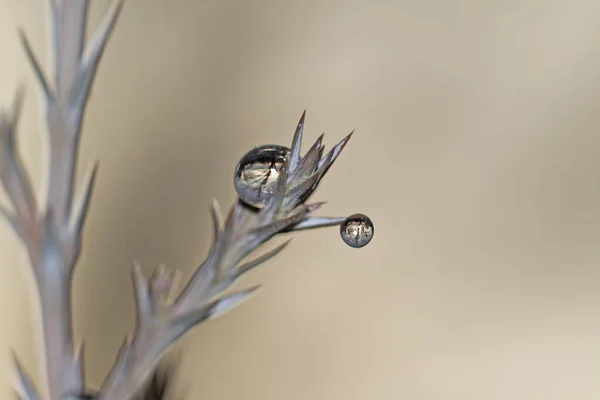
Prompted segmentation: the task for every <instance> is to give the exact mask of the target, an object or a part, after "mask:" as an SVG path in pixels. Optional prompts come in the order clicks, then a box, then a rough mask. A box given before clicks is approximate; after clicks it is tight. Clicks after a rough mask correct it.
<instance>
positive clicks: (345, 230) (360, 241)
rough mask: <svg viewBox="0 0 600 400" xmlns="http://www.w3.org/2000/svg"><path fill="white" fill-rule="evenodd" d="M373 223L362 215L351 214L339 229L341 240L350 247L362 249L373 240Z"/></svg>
mask: <svg viewBox="0 0 600 400" xmlns="http://www.w3.org/2000/svg"><path fill="white" fill-rule="evenodd" d="M374 232H375V228H374V227H373V222H372V221H371V220H370V219H369V217H367V216H366V215H364V214H353V215H351V216H349V217H348V218H346V220H345V221H344V223H343V224H342V226H341V227H340V235H341V236H342V240H343V241H344V243H346V244H347V245H348V246H350V247H354V248H357V249H358V248H360V247H364V246H366V245H367V244H369V242H370V241H371V239H372V238H373V233H374Z"/></svg>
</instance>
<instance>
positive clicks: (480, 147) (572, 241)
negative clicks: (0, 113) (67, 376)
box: [0, 0, 600, 400]
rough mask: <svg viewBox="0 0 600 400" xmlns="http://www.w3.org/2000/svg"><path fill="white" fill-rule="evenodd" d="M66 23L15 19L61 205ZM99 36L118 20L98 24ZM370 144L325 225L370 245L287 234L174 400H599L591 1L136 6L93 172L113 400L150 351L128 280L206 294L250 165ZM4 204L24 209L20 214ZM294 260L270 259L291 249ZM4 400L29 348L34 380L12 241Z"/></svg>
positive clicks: (32, 304) (95, 326)
mask: <svg viewBox="0 0 600 400" xmlns="http://www.w3.org/2000/svg"><path fill="white" fill-rule="evenodd" d="M46 3H47V2H46V1H43V0H0V54H1V56H0V101H1V103H0V104H2V105H3V106H9V105H10V104H11V101H12V98H13V95H14V93H15V89H16V87H17V85H18V83H26V88H27V98H26V102H25V110H24V114H23V119H22V123H21V129H20V135H21V136H20V147H21V149H22V152H23V154H24V157H25V160H26V163H27V166H28V167H29V169H30V171H31V172H30V173H31V175H32V179H33V181H34V183H35V185H36V188H38V189H40V190H42V188H45V187H46V186H45V185H46V184H47V182H46V179H45V176H44V175H43V174H42V171H43V169H44V168H45V166H46V162H47V160H48V158H47V154H46V151H47V147H46V146H47V142H46V136H45V131H44V125H43V121H42V116H43V114H42V110H43V109H42V107H41V106H42V104H41V102H40V101H39V98H40V92H39V88H38V86H37V84H36V82H35V81H34V78H33V74H32V71H31V68H29V66H28V65H27V63H26V60H25V57H24V52H23V51H22V49H21V47H20V45H19V41H18V37H17V31H16V28H17V27H18V26H20V27H23V28H24V29H25V30H26V32H27V33H28V35H29V37H30V39H31V42H32V44H33V46H34V48H35V50H36V51H37V53H38V54H39V57H40V59H41V60H42V62H43V63H44V65H45V66H46V67H47V69H48V70H49V71H50V65H51V64H50V61H51V59H50V52H49V41H48V39H47V36H46V35H47V32H48V29H49V28H48V24H47V21H48V19H47V11H48V10H47V4H46ZM92 4H93V5H92V16H91V21H90V28H95V27H96V25H97V23H98V21H99V20H100V17H101V15H102V13H103V11H104V10H105V9H106V7H107V5H108V2H107V1H104V0H94V1H93V2H92ZM305 108H306V109H307V122H306V129H305V143H306V144H305V147H304V149H307V148H308V146H309V143H312V142H313V141H314V140H315V139H316V138H317V137H318V135H319V134H321V133H322V132H326V135H325V142H326V145H327V146H328V147H331V146H332V145H333V144H335V143H337V142H338V141H339V140H340V139H342V137H343V136H345V135H346V134H347V133H349V132H350V131H351V130H353V129H356V133H355V135H354V136H353V138H352V140H351V142H350V143H349V145H348V146H347V147H346V149H345V150H344V152H343V153H342V156H341V157H340V158H339V159H338V161H337V162H336V164H335V165H334V166H333V167H332V168H331V170H330V171H329V173H328V174H327V176H326V178H325V181H324V182H323V184H322V185H320V187H319V190H318V192H317V194H316V195H315V196H314V199H315V200H327V201H328V205H327V206H326V207H325V208H324V209H323V211H322V212H321V215H332V216H346V215H350V214H352V213H355V212H362V213H364V214H367V215H369V216H370V217H371V219H372V220H373V221H374V223H375V236H374V239H373V241H372V242H371V243H370V244H369V245H368V246H367V247H365V248H363V249H359V250H356V249H352V248H350V247H348V246H346V245H345V244H344V243H343V242H342V240H341V239H340V236H339V232H338V230H337V229H335V228H331V229H323V230H319V231H312V232H301V233H297V234H294V235H293V236H294V237H295V239H294V241H293V242H292V244H291V246H290V247H289V248H288V249H287V250H286V251H285V253H284V254H282V255H280V256H278V257H276V258H275V259H273V260H271V261H270V262H268V263H267V264H265V265H264V266H263V267H262V268H260V269H258V270H256V271H255V272H254V273H253V274H251V276H248V277H247V278H245V279H244V280H243V281H242V282H240V283H239V285H238V287H239V288H242V287H244V286H250V285H253V284H256V283H263V284H264V287H263V289H262V290H261V291H260V293H259V294H258V295H257V296H255V297H254V298H253V299H252V300H251V301H249V302H247V303H244V304H243V305H242V306H240V307H239V308H237V309H235V310H234V311H232V312H231V313H229V314H226V315H225V316H223V317H222V318H220V319H219V320H216V321H212V322H210V323H207V324H203V325H201V326H200V327H198V328H197V329H195V330H194V331H192V333H190V334H189V335H188V336H186V337H185V338H184V339H183V340H182V341H181V342H179V344H178V346H177V347H176V349H175V350H179V351H182V355H183V358H182V361H181V362H182V364H181V373H180V375H179V376H178V378H177V381H176V384H175V392H174V394H175V395H174V396H173V398H174V399H215V400H217V399H219V400H233V399H241V398H243V399H247V400H253V399H257V400H258V399H260V400H276V399H277V400H279V399H286V400H304V399H311V400H359V399H360V400H363V399H373V400H397V399H423V400H438V399H439V400H482V399H485V400H496V399H497V400H506V399H515V400H521V399H523V400H533V399H543V400H555V399H556V400H558V399H561V400H586V399H590V400H591V399H597V398H598V397H599V396H600V317H599V315H600V266H599V265H600V185H599V176H600V157H599V155H600V3H599V2H597V1H591V0H574V1H569V2H565V1H557V0H504V1H475V0H455V1H444V0H394V1H391V0H390V1H383V0H368V1H367V0H363V1H348V0H346V1H339V0H318V1H317V0H315V1H303V2H299V1H273V0H256V1H252V2H250V1H218V0H201V1H191V0H170V1H164V0H162V1H159V0H128V1H127V4H126V6H125V9H124V11H123V14H122V16H121V18H120V20H119V23H118V25H117V28H116V30H115V32H114V35H113V39H112V41H111V43H109V45H108V49H107V51H106V53H105V57H104V60H103V62H102V64H101V67H100V70H99V74H98V78H97V81H96V85H95V90H94V91H93V93H92V98H91V101H90V104H89V107H88V113H87V119H86V121H85V125H84V134H83V140H82V143H81V145H82V152H81V160H80V161H81V162H80V171H81V172H85V171H87V170H88V168H89V167H90V166H91V163H92V162H93V161H94V160H100V172H99V176H98V182H97V186H96V191H95V197H94V199H93V201H92V207H91V212H90V215H89V219H88V223H87V227H86V230H85V237H84V240H85V243H84V252H83V255H82V258H81V262H80V264H79V268H78V270H77V274H76V277H75V284H74V301H75V304H74V318H75V333H76V337H77V338H78V339H81V338H85V340H86V350H87V353H86V366H87V374H88V383H89V385H90V386H91V387H99V385H100V384H101V382H102V379H103V377H104V375H105V374H106V372H107V370H108V369H109V367H110V365H111V363H112V362H113V358H114V355H115V352H116V350H117V348H118V346H119V345H120V343H121V341H122V339H123V337H124V336H125V335H126V334H127V333H128V332H129V331H130V330H131V329H132V327H133V318H134V313H133V297H132V290H131V285H130V281H129V267H130V265H131V262H132V261H133V260H140V261H141V262H142V265H143V267H144V270H145V271H146V272H147V273H149V272H150V271H151V270H152V269H153V268H154V267H155V266H156V265H158V264H160V263H165V264H166V265H168V266H169V267H171V268H176V269H179V270H181V271H182V275H183V277H184V278H188V277H189V276H190V275H191V273H192V271H193V269H194V268H195V267H196V266H197V265H199V263H200V262H201V261H202V260H203V259H204V256H205V255H206V253H207V250H208V246H209V243H210V240H211V238H210V234H211V225H210V217H209V212H208V205H209V203H210V199H211V197H213V196H214V197H216V198H217V199H218V200H219V201H220V202H221V204H222V207H223V208H224V209H226V208H228V206H229V205H230V204H231V202H232V201H233V200H234V198H235V191H234V188H233V171H234V167H235V164H236V162H237V161H238V160H239V158H240V157H241V156H242V155H243V154H244V153H246V151H248V150H249V149H250V148H251V147H252V146H254V145H260V144H267V143H277V144H284V145H289V144H290V142H291V139H292V135H293V132H294V129H295V126H296V124H297V122H298V119H299V117H300V115H301V113H302V111H303V110H304V109H305ZM1 200H3V201H5V200H6V196H5V195H4V194H2V197H1ZM281 241H283V238H279V239H276V240H274V241H273V242H272V243H271V245H275V244H279V243H281ZM0 265H1V267H0V299H1V302H0V321H1V322H0V327H1V328H0V366H1V367H2V370H1V371H0V372H1V373H0V398H3V399H4V398H9V394H10V393H11V392H10V384H11V375H10V370H9V367H8V366H9V360H10V352H9V350H10V348H14V349H15V350H16V352H17V353H18V354H19V355H20V356H21V358H22V359H23V362H24V364H25V366H26V367H28V368H29V369H30V370H31V371H32V372H33V373H34V375H35V376H36V377H39V374H40V373H41V371H40V369H39V368H38V364H37V360H38V359H37V353H36V351H37V349H38V347H36V346H37V345H38V343H39V337H38V336H39V330H38V329H39V326H38V319H37V309H36V307H37V304H36V301H37V300H36V298H35V294H34V292H33V283H32V282H33V280H32V276H31V274H30V271H29V269H28V264H27V258H26V256H25V252H24V250H23V248H22V247H21V246H20V244H19V242H18V241H17V239H16V238H15V237H14V235H13V234H12V232H11V231H10V229H9V228H8V227H7V225H6V224H5V223H3V224H1V225H0Z"/></svg>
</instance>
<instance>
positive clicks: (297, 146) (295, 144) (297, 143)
mask: <svg viewBox="0 0 600 400" xmlns="http://www.w3.org/2000/svg"><path fill="white" fill-rule="evenodd" d="M305 118H306V110H304V112H303V113H302V116H301V117H300V121H298V125H296V132H295V133H294V138H293V139H292V146H291V148H290V172H292V171H294V170H295V169H296V167H297V166H298V164H299V163H300V151H301V147H302V133H303V131H304V120H305Z"/></svg>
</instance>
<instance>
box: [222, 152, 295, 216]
mask: <svg viewBox="0 0 600 400" xmlns="http://www.w3.org/2000/svg"><path fill="white" fill-rule="evenodd" d="M289 152H290V149H289V148H287V147H285V146H279V145H275V144H269V145H265V146H260V147H255V148H254V149H252V150H250V151H249V152H248V153H246V155H245V156H244V157H242V159H241V160H240V162H239V163H238V165H237V168H236V169H235V177H234V186H235V190H236V191H237V194H238V196H239V197H240V199H241V200H242V201H243V202H244V203H246V204H249V205H251V206H253V207H256V208H263V207H264V206H265V204H266V203H267V202H268V200H269V198H270V197H271V195H272V194H273V191H274V190H275V185H276V183H277V178H278V177H279V174H280V172H281V167H282V166H283V163H284V161H285V157H286V156H287V155H288V154H289Z"/></svg>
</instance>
